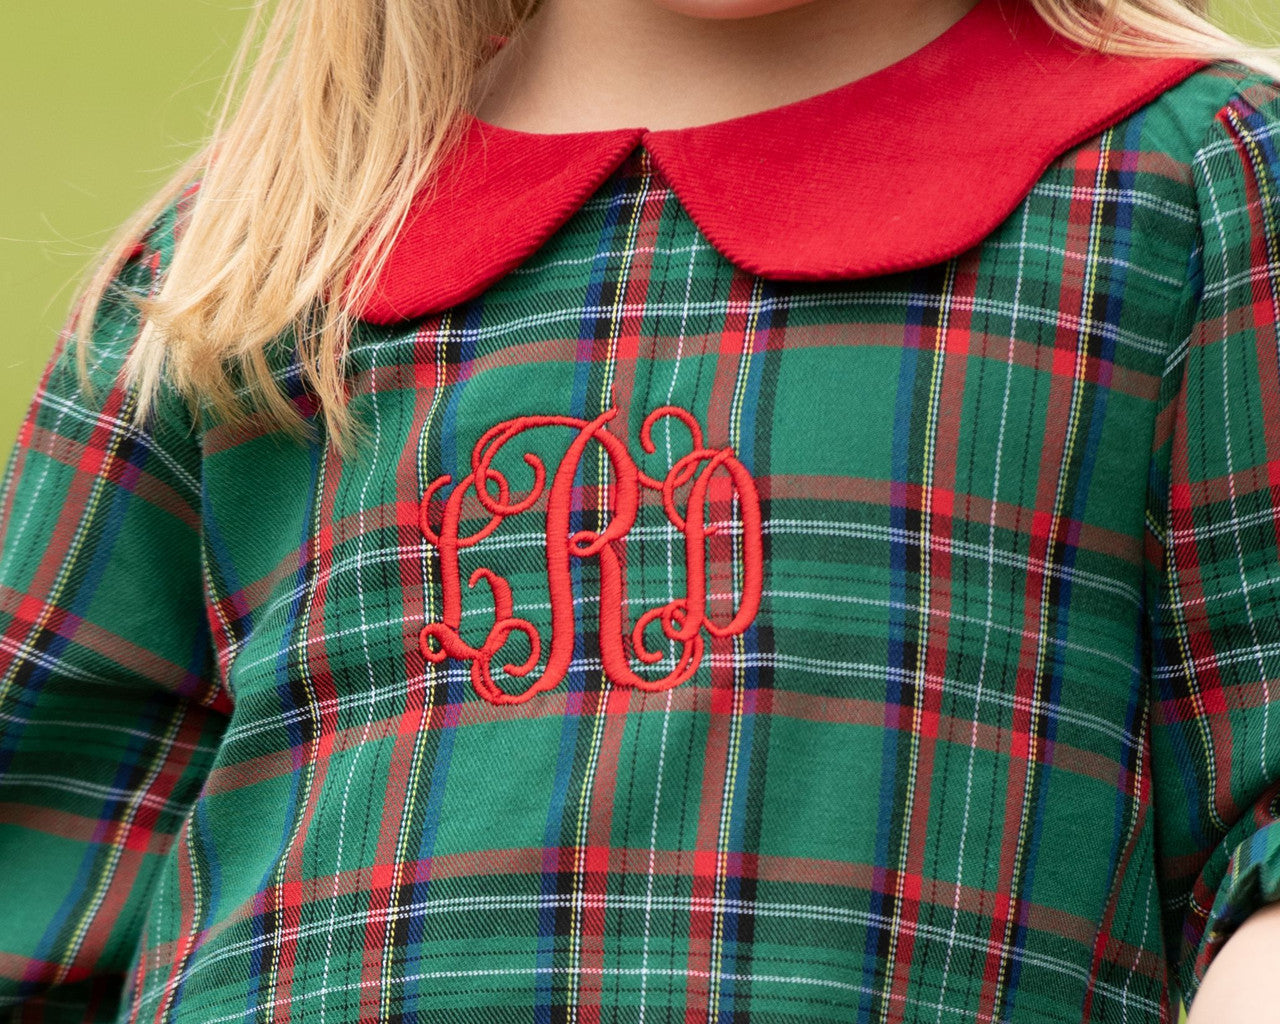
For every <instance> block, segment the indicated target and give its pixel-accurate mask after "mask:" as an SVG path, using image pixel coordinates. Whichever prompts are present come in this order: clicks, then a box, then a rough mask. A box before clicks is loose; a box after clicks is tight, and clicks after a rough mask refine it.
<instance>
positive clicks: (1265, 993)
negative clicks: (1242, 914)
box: [1187, 904, 1280, 1024]
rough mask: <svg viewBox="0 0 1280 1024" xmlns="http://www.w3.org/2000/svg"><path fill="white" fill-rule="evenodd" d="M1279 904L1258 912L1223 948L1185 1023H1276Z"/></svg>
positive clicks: (1279, 975)
mask: <svg viewBox="0 0 1280 1024" xmlns="http://www.w3.org/2000/svg"><path fill="white" fill-rule="evenodd" d="M1277 953H1280V904H1272V905H1271V906H1268V907H1266V908H1265V909H1263V910H1259V911H1258V912H1257V913H1256V914H1254V915H1253V916H1252V917H1250V918H1249V919H1248V920H1247V921H1245V923H1244V924H1242V925H1241V926H1240V927H1239V928H1238V929H1237V930H1236V932H1235V934H1234V935H1232V936H1231V941H1230V942H1228V943H1227V944H1226V945H1225V946H1223V947H1222V952H1221V953H1219V954H1218V955H1217V956H1216V957H1215V958H1214V961H1213V969H1212V970H1210V971H1209V972H1208V973H1207V974H1206V975H1205V978H1204V984H1202V985H1201V986H1200V991H1199V992H1198V993H1197V994H1196V1002H1195V1009H1194V1010H1192V1012H1191V1014H1190V1016H1189V1017H1188V1018H1187V1024H1232V1022H1234V1021H1242V1022H1245V1024H1277V1022H1280V970H1277Z"/></svg>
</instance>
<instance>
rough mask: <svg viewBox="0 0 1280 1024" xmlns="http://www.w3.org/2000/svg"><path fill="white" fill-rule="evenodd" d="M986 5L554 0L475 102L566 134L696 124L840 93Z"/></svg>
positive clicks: (486, 112) (507, 122)
mask: <svg viewBox="0 0 1280 1024" xmlns="http://www.w3.org/2000/svg"><path fill="white" fill-rule="evenodd" d="M975 2H976V0H542V3H541V4H540V5H539V7H538V9H537V10H536V11H535V12H534V13H533V15H531V16H530V18H529V20H528V21H527V22H526V23H525V25H524V26H523V27H522V29H521V30H520V31H519V32H517V33H515V34H514V35H513V36H512V37H511V38H510V39H509V40H508V42H507V44H506V45H505V46H503V48H502V49H501V50H500V51H499V52H498V53H497V54H496V55H495V56H494V57H493V58H492V59H491V60H490V61H489V62H488V64H487V65H486V66H485V69H484V73H483V74H482V75H481V79H480V82H479V83H478V85H477V90H476V93H475V94H474V95H475V99H473V102H472V104H471V109H472V111H473V112H474V113H475V115H476V116H477V117H479V118H480V119H481V120H483V121H487V122H488V123H490V124H496V125H500V126H502V127H505V128H513V129H517V130H520V131H528V132H539V133H556V132H574V131H595V130H603V129H609V128H623V127H637V126H639V127H645V128H650V129H653V130H660V129H666V128H685V127H689V126H692V125H698V124H707V123H710V122H713V121H721V120H726V119H728V118H733V117H738V116H741V115H743V114H750V113H754V112H756V111H759V110H766V109H768V108H771V107H775V106H780V105H782V104H785V103H791V102H793V101H795V100H800V99H804V98H806V97H808V96H813V95H816V94H818V93H821V92H826V91H828V90H830V89H834V88H836V87H837V86H839V85H843V84H844V83H845V82H849V81H852V80H854V79H856V78H861V77H863V76H865V75H868V74H871V73H872V72H874V71H878V70H879V69H881V68H883V67H886V66H887V65H889V64H892V63H895V62H896V61H898V60H901V59H902V58H903V57H906V56H908V55H909V54H911V53H913V52H914V51H916V50H918V49H920V47H922V46H924V45H925V44H926V43H928V42H930V41H932V40H933V39H935V38H936V37H937V36H939V35H941V34H942V33H943V32H945V31H946V30H947V29H948V28H950V27H951V26H952V25H953V24H955V22H957V21H959V20H960V18H961V17H963V16H964V15H965V14H966V13H967V12H968V11H969V10H970V9H971V8H972V7H973V6H974V4H975Z"/></svg>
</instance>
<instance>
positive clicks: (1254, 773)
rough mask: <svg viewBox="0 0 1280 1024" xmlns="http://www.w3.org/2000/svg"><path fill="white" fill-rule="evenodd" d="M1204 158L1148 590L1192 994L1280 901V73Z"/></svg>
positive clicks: (1173, 901) (1167, 890) (1155, 700)
mask: <svg viewBox="0 0 1280 1024" xmlns="http://www.w3.org/2000/svg"><path fill="white" fill-rule="evenodd" d="M1193 170H1194V175H1195V184H1196V189H1197V192H1198V196H1199V203H1200V211H1201V241H1202V243H1203V244H1202V247H1201V248H1200V250H1199V251H1198V253H1197V255H1196V259H1194V260H1193V265H1192V268H1191V272H1190V279H1191V282H1192V286H1193V287H1195V288H1196V289H1198V292H1199V295H1198V306H1197V314H1196V318H1195V323H1194V327H1193V329H1192V330H1191V332H1190V336H1189V338H1188V339H1186V344H1185V345H1183V346H1180V347H1179V349H1178V351H1176V352H1175V353H1174V357H1173V358H1172V359H1171V360H1170V365H1169V373H1168V374H1167V375H1166V384H1167V387H1166V395H1165V397H1166V400H1167V401H1166V405H1165V408H1164V412H1163V414H1162V416H1161V419H1160V424H1161V426H1160V429H1159V430H1158V432H1157V438H1158V445H1157V458H1156V459H1154V460H1153V481H1152V487H1151V493H1152V496H1153V497H1152V505H1151V508H1150V510H1149V515H1148V523H1149V527H1150V529H1149V535H1148V585H1147V590H1146V604H1147V614H1148V622H1149V641H1150V642H1149V645H1148V648H1147V650H1148V666H1149V678H1150V684H1151V780H1152V797H1153V801H1154V811H1155V833H1156V837H1157V847H1158V848H1157V854H1156V855H1157V858H1158V862H1159V863H1158V866H1159V870H1160V878H1161V895H1162V898H1163V915H1164V924H1165V945H1166V952H1167V955H1168V957H1169V962H1170V968H1171V971H1172V975H1173V977H1172V978H1171V981H1173V982H1174V983H1175V985H1176V986H1177V988H1178V989H1179V990H1180V991H1181V994H1182V996H1183V999H1184V1000H1185V1001H1186V1002H1187V1003H1188V1004H1189V1003H1190V1001H1191V998H1192V997H1193V996H1194V994H1195V991H1196V989H1197V988H1198V986H1199V984H1200V981H1201V980H1202V979H1203V977H1204V973H1205V971H1206V970H1207V969H1208V966H1209V964H1210V962H1211V961H1212V959H1213V957H1214V956H1215V954H1216V953H1217V951H1218V950H1219V949H1220V948H1221V947H1222V945H1223V943H1224V942H1225V941H1226V940H1227V938H1228V937H1229V936H1230V935H1231V933H1232V932H1233V931H1234V930H1235V929H1236V928H1237V927H1238V926H1239V925H1240V923H1241V922H1242V921H1243V920H1244V918H1245V917H1247V916H1248V915H1249V914H1250V913H1252V912H1253V911H1255V910H1257V909H1258V908H1259V907H1260V906H1262V905H1264V904H1267V903H1270V902H1274V901H1278V900H1280V351H1278V350H1277V345H1278V344H1280V336H1278V333H1277V326H1276V325H1277V318H1278V317H1280V92H1278V90H1277V87H1276V86H1275V85H1274V83H1269V82H1268V81H1266V80H1265V79H1261V78H1257V77H1255V78H1252V79H1248V80H1246V81H1245V82H1244V83H1243V84H1242V86H1241V88H1240V89H1239V90H1238V91H1237V92H1236V94H1235V95H1234V96H1233V97H1232V99H1231V101H1230V102H1229V103H1228V104H1227V105H1226V106H1225V107H1223V108H1222V109H1221V110H1220V111H1219V112H1218V115H1217V117H1216V119H1215V122H1214V124H1213V126H1212V128H1211V130H1210V131H1209V134H1208V136H1207V137H1206V139H1205V141H1204V144H1203V145H1202V146H1201V148H1200V150H1199V152H1198V154H1197V157H1196V160H1195V163H1194V168H1193ZM1275 980H1276V979H1274V978H1271V979H1265V982H1266V983H1267V984H1271V985H1273V986H1274V983H1275ZM1260 981H1261V980H1260Z"/></svg>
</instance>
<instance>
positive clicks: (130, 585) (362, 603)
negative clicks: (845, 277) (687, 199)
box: [0, 65, 1280, 1024]
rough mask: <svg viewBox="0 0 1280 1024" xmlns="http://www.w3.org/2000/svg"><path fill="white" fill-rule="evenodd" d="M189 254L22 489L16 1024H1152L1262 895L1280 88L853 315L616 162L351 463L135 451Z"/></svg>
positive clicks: (1272, 852) (1147, 146)
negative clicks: (137, 406) (138, 382)
mask: <svg viewBox="0 0 1280 1024" xmlns="http://www.w3.org/2000/svg"><path fill="white" fill-rule="evenodd" d="M904 116H909V111H907V112H905V113H904ZM180 220H181V218H180V215H179V211H178V210H176V209H175V210H172V211H170V213H169V214H168V215H166V217H165V218H164V219H162V220H161V221H160V222H159V223H158V224H157V226H156V227H155V229H154V231H153V232H152V233H151V235H150V236H149V238H148V239H147V244H146V246H145V248H144V250H143V251H142V252H140V253H139V254H137V255H136V256H135V257H134V258H133V259H132V260H131V261H130V262H129V263H128V264H127V265H126V266H125V268H124V269H123V270H122V272H121V274H120V277H119V281H118V285H119V289H118V293H117V294H116V295H115V296H114V297H113V299H112V300H111V301H110V302H109V303H108V304H107V305H106V306H105V307H104V309H103V311H102V313H101V317H100V320H99V322H98V324H97V325H96V346H95V348H94V352H93V365H94V376H95V380H96V381H97V382H98V383H99V385H100V386H99V387H98V389H97V393H96V394H95V395H94V396H92V397H90V396H89V395H87V394H85V393H84V392H82V391H81V389H80V388H79V386H78V384H77V382H76V378H75V368H74V360H73V358H72V355H73V348H72V342H71V341H69V340H68V339H67V338H66V337H64V338H63V340H62V341H61V342H60V343H59V346H58V350H57V351H56V352H55V354H54V357H53V358H52V359H51V360H50V363H49V365H48V368H47V372H46V373H45V375H44V378H43V380H42V382H41V384H40V387H39V390H38V391H37V393H36V395H35V398H34V400H33V402H32V404H31V406H30V411H29V413H28V415H27V417H26V420H25V422H24V424H23V426H22V429H21V434H20V436H19V439H18V443H17V445H16V446H15V448H14V450H13V453H12V455H11V456H10V460H9V463H8V470H7V474H6V476H5V478H4V482H3V491H2V492H0V515H2V516H3V518H2V520H0V540H2V544H3V547H2V552H0V865H2V866H3V869H2V871H0V979H2V981H0V1006H3V1007H4V1008H5V1009H4V1011H3V1012H4V1013H6V1014H7V1015H8V1018H9V1019H12V1020H15V1021H82V1020H94V1021H97V1020H103V1021H106V1020H121V1021H124V1020H129V1021H157V1022H160V1021H173V1022H201V1024H224V1022H230V1021H292V1020H298V1021H308V1022H310V1021H316V1022H321V1024H345V1022H355V1021H387V1022H396V1024H408V1022H419V1021H421V1022H427V1021H473V1022H484V1024H498V1022H505V1021H532V1022H548V1024H550V1022H559V1021H573V1022H583V1024H587V1022H591V1021H610V1022H612V1021H634V1022H646V1024H659V1022H669V1021H681V1022H698V1021H714V1022H725V1024H728V1022H734V1024H741V1022H746V1021H758V1022H770V1024H802V1022H804V1024H812V1022H818V1021H839V1022H851V1021H868V1022H869V1021H876V1022H913V1024H914V1022H926V1021H927V1022H930V1024H943V1022H952V1024H959V1022H969V1021H983V1022H994V1021H1008V1022H1017V1024H1030V1022H1076V1021H1106V1022H1110V1021H1128V1022H1133V1024H1137V1022H1156V1021H1170V1020H1172V1019H1173V1017H1174V1012H1175V1010H1174V1008H1175V1007H1176V999H1177V996H1178V994H1179V993H1183V994H1187V995H1189V994H1191V993H1193V992H1194V989H1195V986H1196V984H1197V983H1198V979H1199V977H1200V976H1201V975H1202V973H1203V971H1204V969H1205V967H1206V966H1207V964H1208V963H1209V962H1210V960H1211V958H1212V956H1213V954H1214V952H1215V950H1216V949H1217V948H1218V947H1219V946H1220V944H1221V943H1222V942H1223V941H1224V939H1225V937H1226V936H1227V935H1229V934H1230V932H1231V930H1232V928H1233V927H1234V926H1236V925H1237V924H1238V923H1239V922H1240V921H1241V920H1242V919H1243V918H1244V917H1245V916H1246V915H1247V914H1249V913H1250V912H1251V911H1252V910H1254V909H1255V908H1257V907H1258V906H1259V905H1260V904H1262V903H1264V902H1266V901H1271V900H1275V899H1280V828H1278V827H1277V824H1276V822H1277V816H1278V814H1280V718H1277V720H1276V721H1274V722H1273V721H1272V720H1271V719H1272V710H1273V708H1274V707H1276V706H1278V705H1277V700H1276V699H1275V698H1273V695H1275V694H1277V693H1278V691H1280V369H1278V363H1280V349H1278V345H1280V339H1278V337H1277V330H1276V323H1277V313H1278V310H1280V86H1277V85H1276V84H1275V83H1272V82H1269V81H1267V80H1265V79H1263V78H1261V77H1259V76H1251V75H1247V74H1245V73H1244V72H1242V71H1241V70H1240V69H1238V68H1235V67H1234V66H1229V65H1223V66H1219V67H1215V68H1211V69H1208V70H1206V71H1203V72H1200V73H1197V74H1195V75H1193V76H1192V77H1191V78H1189V79H1187V80H1186V81H1185V82H1184V83H1183V84H1181V85H1179V86H1177V87H1175V88H1173V89H1171V90H1169V91H1168V92H1166V93H1165V94H1164V95H1162V96H1161V97H1160V98H1159V99H1157V100H1156V101H1155V102H1153V103H1151V104H1149V105H1148V106H1146V107H1144V108H1143V109H1141V110H1140V111H1138V112H1137V113H1135V114H1133V115H1131V116H1129V117H1127V118H1126V119H1125V120H1123V121H1121V122H1120V123H1118V124H1116V125H1115V126H1114V127H1112V128H1110V129H1109V130H1107V131H1105V132H1103V133H1102V134H1101V135H1100V136H1098V137H1097V138H1095V139H1093V140H1091V141H1089V142H1088V143H1086V144H1084V145H1082V146H1079V147H1077V148H1075V149H1073V150H1071V151H1070V152H1068V153H1065V154H1064V155H1062V156H1061V157H1060V158H1059V159H1058V160H1057V161H1056V162H1055V163H1054V164H1053V165H1052V166H1051V167H1050V168H1049V169H1048V170H1047V171H1046V172H1045V174H1044V176H1043V177H1042V179H1041V180H1040V181H1039V182H1038V183H1037V184H1036V186H1035V187H1034V189H1033V190H1032V191H1031V192H1030V193H1029V194H1028V195H1027V196H1026V197H1025V200H1024V201H1023V202H1022V204H1021V205H1020V207H1019V208H1018V209H1017V210H1016V211H1015V213H1014V214H1013V215H1012V216H1011V217H1010V218H1009V219H1008V220H1007V221H1006V222H1005V223H1004V224H1002V225H1001V227H1000V228H999V229H998V230H997V231H996V232H994V233H993V234H992V235H991V236H990V237H989V238H987V239H986V240H985V242H984V243H983V244H982V245H980V246H979V247H977V248H974V249H973V250H971V251H969V252H966V253H964V254H963V255H961V256H959V257H957V258H955V259H953V260H950V261H948V262H946V263H945V264H941V265H937V266H933V267H928V268H925V269H923V270H920V271H917V272H912V273H904V274H900V275H895V276H888V277H881V278H876V279H870V280H856V281H808V282H799V283H797V282H790V283H788V282H780V281H771V280H766V279H763V278H759V277H753V276H752V275H750V274H746V273H744V272H742V271H740V270H738V269H736V268H735V267H734V266H733V265H731V264H730V263H728V262H727V261H726V260H725V259H724V258H723V257H722V256H721V255H720V254H719V253H717V252H716V250H715V249H713V248H712V247H711V245H710V244H709V243H708V241H707V240H706V238H705V236H703V235H702V234H700V232H699V230H698V229H697V227H696V226H695V225H694V223H693V222H692V221H691V220H690V219H689V217H688V216H687V214H686V212H685V211H684V210H683V209H682V207H681V205H680V203H679V202H678V201H677V199H676V198H675V196H674V194H673V192H672V191H671V190H670V188H669V187H668V185H667V183H666V182H665V181H664V180H663V178H662V176H661V174H660V173H659V172H658V171H657V169H656V168H655V166H654V165H653V163H652V161H651V160H650V158H649V155H648V154H647V152H646V151H645V150H644V149H643V147H638V148H637V149H635V150H634V151H633V152H632V153H631V155H630V156H629V157H628V158H627V160H626V161H625V163H624V164H623V165H622V166H621V167H620V168H619V169H618V171H617V172H616V173H615V174H613V175H612V176H611V177H609V179H608V180H607V181H606V182H605V183H604V185H603V186H602V187H601V188H600V189H599V190H598V191H597V192H596V193H594V194H593V195H592V197H591V198H590V199H589V200H588V201H587V202H586V203H585V205H583V206H582V207H581V209H579V210H578V211H577V212H576V213H575V214H574V216H573V217H572V219H571V220H570V221H569V222H568V223H567V224H566V225H565V226H564V227H563V229H562V230H560V231H558V232H557V233H556V234H555V236H554V237H552V238H551V239H550V240H549V241H548V242H547V244H546V245H545V246H543V247H542V248H541V249H539V250H538V251H537V252H536V253H535V254H534V255H533V257H531V258H530V259H529V260H528V261H526V262H525V263H523V264H522V265H520V266H519V267H517V268H515V269H514V270H512V271H511V272H510V273H509V274H508V275H507V276H506V277H504V278H503V279H502V280H500V281H499V282H498V283H497V284H496V285H494V286H493V287H491V288H490V289H489V290H488V291H487V292H485V293H484V294H483V295H481V296H480V297H478V298H476V299H474V300H472V301H468V302H465V303H462V304H459V305H457V306H455V307H453V308H450V309H448V310H445V311H444V312H441V313H438V314H432V315H429V316H426V317H423V318H420V319H418V320H415V321H412V322H409V323H401V324H394V325H387V326H375V325H373V324H370V323H364V324H361V325H360V328H359V330H358V332H357V335H356V337H355V338H354V340H353V344H352V348H351V353H350V380H351V384H352V393H353V399H352V401H353V408H354V409H355V411H356V412H357V414H358V415H359V416H360V417H361V419H362V420H363V421H364V422H365V423H366V424H367V425H368V426H369V428H370V441H369V443H368V444H367V445H366V446H365V447H364V448H363V449H362V451H361V452H360V453H359V454H357V455H356V456H354V457H352V458H350V459H347V460H345V461H343V460H340V459H339V458H338V457H337V456H336V454H335V453H334V452H333V451H332V449H331V448H330V447H329V446H327V445H326V444H325V443H324V437H323V434H322V433H320V434H319V435H318V437H317V438H316V440H315V441H314V442H313V443H300V442H293V441H290V440H288V439H287V438H285V437H283V436H282V435H280V434H273V433H271V432H269V431H266V430H265V429H263V430H255V429H246V428H244V427H241V428H238V429H236V430H232V429H231V428H230V427H229V426H227V425H226V424H223V423H219V422H217V421H216V420H207V419H201V420H199V421H198V422H197V421H196V419H195V418H194V417H193V416H191V415H190V413H189V412H188V410H187V408H186V406H185V405H184V404H183V403H182V401H181V400H180V399H179V397H178V396H177V395H176V394H175V393H173V392H172V391H167V392H166V395H165V400H164V402H163V403H162V405H161V407H160V410H159V411H158V413H157V415H156V416H155V417H154V418H153V420H152V421H151V422H150V424H149V426H148V428H147V429H146V430H139V429H135V428H134V427H131V426H130V425H129V421H128V415H127V414H128V412H129V409H130V407H131V402H132V401H133V397H132V395H131V394H130V393H129V392H128V391H126V390H125V389H123V388H122V387H121V386H120V385H119V384H118V383H117V372H118V370H119V369H120V366H121V364H122V361H123V359H124V357H125V355H126V353H127V352H128V351H129V349H130V346H131V344H132V342H133V340H134V339H135V337H136V334H137V330H138V317H137V314H136V312H135V311H134V308H133V306H132V304H131V303H130V302H129V301H128V297H129V293H131V292H132V293H145V292H146V291H147V290H148V289H151V288H154V287H155V284H156V281H157V279H158V277H159V275H160V274H162V273H163V269H164V266H165V263H166V261H167V259H168V258H169V256H170V254H171V251H172V248H173V243H174V231H175V225H176V224H179V223H180ZM291 355H292V351H291V346H290V345H288V344H283V345H281V346H280V348H279V350H277V351H276V352H275V353H274V357H275V360H276V362H275V365H276V366H277V367H278V368H279V371H280V374H279V379H280V382H281V385H282V387H284V388H285V389H286V390H288V391H289V393H290V394H291V395H292V396H293V398H294V399H295V400H296V401H297V402H298V404H299V408H301V409H303V410H304V411H305V412H308V413H309V414H310V413H312V412H313V410H312V408H311V407H310V406H309V405H308V404H307V402H308V396H306V395H305V394H303V393H302V392H301V389H300V387H299V383H298V382H299V377H298V374H297V372H296V371H297V366H296V364H295V363H294V362H293V360H292V358H291Z"/></svg>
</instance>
